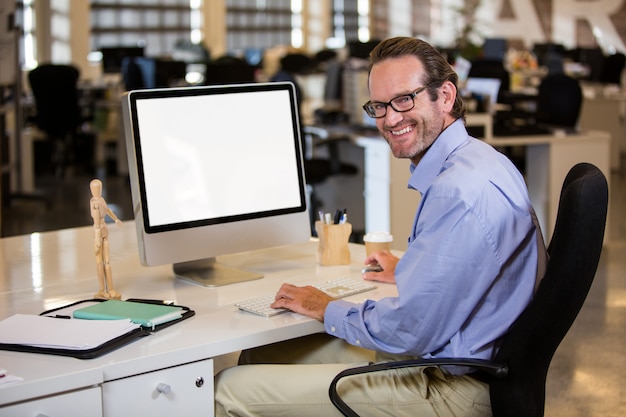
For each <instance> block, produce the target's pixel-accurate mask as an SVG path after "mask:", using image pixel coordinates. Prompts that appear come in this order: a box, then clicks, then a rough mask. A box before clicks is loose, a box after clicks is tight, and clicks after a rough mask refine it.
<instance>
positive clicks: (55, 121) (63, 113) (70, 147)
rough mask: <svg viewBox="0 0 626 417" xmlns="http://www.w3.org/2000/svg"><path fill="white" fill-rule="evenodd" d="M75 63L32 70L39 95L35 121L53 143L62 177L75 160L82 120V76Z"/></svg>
mask: <svg viewBox="0 0 626 417" xmlns="http://www.w3.org/2000/svg"><path fill="white" fill-rule="evenodd" d="M79 75H80V73H79V71H78V69H77V68H76V67H74V66H73V65H56V64H43V65H39V66H38V67H36V68H35V69H33V70H32V71H30V72H29V73H28V81H29V83H30V87H31V90H32V92H33V96H34V98H35V107H36V115H35V119H34V120H35V124H36V125H37V127H38V128H39V129H40V130H41V131H43V132H44V133H45V134H46V136H47V138H48V139H49V140H50V141H51V142H52V147H53V151H52V164H53V167H54V170H55V172H56V175H57V176H58V177H62V176H63V175H64V172H65V169H66V168H67V165H68V164H69V163H71V162H73V159H74V156H75V155H74V152H75V149H74V147H75V146H76V136H77V133H78V128H79V126H80V125H81V123H82V120H81V113H80V108H79V104H78V88H77V83H78V77H79Z"/></svg>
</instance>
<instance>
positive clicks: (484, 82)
mask: <svg viewBox="0 0 626 417" xmlns="http://www.w3.org/2000/svg"><path fill="white" fill-rule="evenodd" d="M501 84H502V81H501V80H500V79H498V78H478V77H469V78H468V79H467V81H466V83H465V89H466V90H467V91H469V92H470V93H473V94H475V95H479V96H488V97H489V110H490V112H494V111H495V106H496V103H497V101H498V92H499V91H500V85H501Z"/></svg>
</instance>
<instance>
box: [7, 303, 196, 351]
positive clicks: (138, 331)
mask: <svg viewBox="0 0 626 417" xmlns="http://www.w3.org/2000/svg"><path fill="white" fill-rule="evenodd" d="M102 301H106V300H103V299H91V300H81V301H76V302H74V303H71V304H67V305H65V306H61V307H57V308H53V309H51V310H46V311H44V312H42V313H40V314H39V315H40V316H48V317H53V318H54V317H57V318H56V320H66V319H67V320H76V319H72V318H71V315H65V314H63V315H59V314H58V313H59V312H66V311H67V310H68V309H70V310H71V309H72V308H74V307H75V308H78V307H79V306H81V304H88V303H98V302H102ZM126 301H134V302H137V303H147V304H164V305H169V306H172V307H180V308H182V309H183V314H182V315H181V317H180V318H178V319H175V320H171V321H168V322H165V323H161V324H157V325H156V326H154V328H153V327H142V326H139V327H138V328H135V329H133V330H131V331H129V332H128V333H125V334H123V335H121V336H118V337H116V338H113V339H111V340H108V341H106V342H105V343H103V344H101V345H100V346H97V347H95V348H91V349H64V348H50V347H39V346H29V345H19V344H9V343H0V350H9V351H14V352H30V353H43V354H48V355H60V356H71V357H73V358H77V359H93V358H97V357H99V356H102V355H105V354H107V353H109V352H111V351H113V350H116V349H119V348H120V347H122V346H124V345H126V344H129V343H131V342H134V341H135V340H137V339H139V338H142V337H145V336H149V335H150V334H152V333H154V332H158V331H160V330H163V329H165V328H167V327H170V326H172V325H174V324H176V323H179V322H181V321H183V320H186V319H188V318H190V317H193V316H194V315H195V314H196V313H195V311H193V310H191V309H190V308H189V307H185V306H181V305H177V304H173V303H169V302H166V301H163V300H148V299H141V298H129V299H128V300H126Z"/></svg>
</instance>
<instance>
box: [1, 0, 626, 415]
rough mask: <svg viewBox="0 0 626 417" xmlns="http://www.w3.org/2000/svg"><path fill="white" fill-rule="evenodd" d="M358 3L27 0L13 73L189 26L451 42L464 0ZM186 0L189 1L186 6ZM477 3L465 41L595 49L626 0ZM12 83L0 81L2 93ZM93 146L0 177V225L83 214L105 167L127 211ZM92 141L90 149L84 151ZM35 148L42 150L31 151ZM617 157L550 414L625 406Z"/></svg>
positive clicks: (322, 39)
mask: <svg viewBox="0 0 626 417" xmlns="http://www.w3.org/2000/svg"><path fill="white" fill-rule="evenodd" d="M294 3H295V4H296V7H295V12H294V9H293V8H292V6H293V4H294ZM365 3H366V4H367V7H364V6H363V2H362V1H356V0H352V1H350V0H344V1H331V0H320V1H317V0H303V1H301V2H292V1H279V0H277V1H268V2H259V1H255V0H252V1H244V0H239V1H235V0H205V1H204V2H200V1H198V2H197V3H194V2H189V1H186V0H185V1H178V2H177V1H175V0H169V1H154V2H151V3H150V2H146V1H135V2H133V1H117V2H116V1H95V0H94V1H90V2H87V1H81V2H70V1H69V0H67V1H42V0H35V1H25V2H24V4H25V5H27V6H32V8H33V9H32V12H33V14H32V15H29V16H26V15H25V19H24V24H25V25H26V23H29V22H28V19H31V21H30V23H29V24H30V26H29V27H28V28H26V27H25V30H26V33H25V40H26V42H25V45H24V52H25V54H24V55H23V56H22V59H23V62H22V64H23V67H24V71H23V73H22V76H23V81H22V84H23V86H24V88H25V90H28V88H29V83H28V80H27V74H28V71H30V70H31V69H32V68H34V67H36V66H37V64H38V63H44V62H54V63H57V64H63V63H72V64H74V65H76V66H77V67H78V68H79V69H80V73H81V82H83V83H86V84H90V85H94V86H97V85H101V83H106V82H109V81H110V80H111V79H113V78H114V77H112V76H111V75H110V74H109V75H107V74H105V73H104V72H103V66H102V61H98V59H97V58H93V52H97V51H98V50H99V49H100V48H102V47H106V46H119V45H129V44H133V45H135V44H137V43H138V42H139V43H141V44H142V45H143V46H144V48H145V53H146V54H147V55H151V56H167V55H170V54H171V52H172V51H173V48H174V46H175V44H176V42H177V41H178V40H180V38H181V36H182V37H183V38H185V39H187V36H189V37H188V39H191V37H192V36H191V35H190V34H191V33H192V32H193V33H194V34H195V35H193V36H196V37H197V38H196V39H197V40H199V41H201V42H202V43H203V45H205V46H206V50H207V51H209V52H210V54H211V56H213V57H219V56H222V55H226V54H228V53H234V54H245V49H246V48H248V47H250V48H258V49H267V48H273V47H277V46H280V45H282V46H284V47H285V49H289V48H287V46H289V44H290V43H291V42H292V40H293V39H295V40H297V44H296V45H292V48H294V49H297V50H299V51H305V52H306V53H309V54H313V53H315V52H317V51H320V50H322V49H325V48H328V47H333V48H334V47H337V48H341V47H342V46H343V45H344V44H345V42H346V41H347V40H354V39H360V40H363V41H365V40H367V39H382V38H385V37H387V36H395V35H408V36H419V37H423V38H425V39H427V40H430V41H432V42H434V43H435V44H438V45H440V46H442V47H450V46H454V39H455V36H456V34H457V33H458V30H459V29H456V27H455V26H454V25H453V23H452V20H453V17H454V16H455V12H454V8H455V7H456V6H458V5H461V4H465V5H470V6H471V2H458V1H435V0H418V1H410V0H372V1H366V2H365ZM190 4H192V5H194V4H195V6H196V7H197V8H196V9H195V12H193V13H191V12H190V11H189V8H190V7H191V6H190ZM70 6H71V7H70ZM359 6H361V8H359ZM480 6H481V7H480V9H479V11H477V13H476V15H475V16H478V17H479V19H478V20H479V23H477V24H476V26H472V27H471V29H472V31H474V32H476V33H473V35H472V36H475V37H473V38H472V40H473V43H476V44H478V45H482V42H483V40H484V39H485V38H505V39H507V40H508V41H510V42H511V44H512V45H515V46H516V47H518V48H520V49H522V48H531V47H532V45H533V44H534V43H558V44H562V45H564V46H565V47H567V48H575V47H582V48H590V49H591V48H600V49H601V50H602V51H603V53H604V54H612V53H614V52H624V51H625V48H624V43H625V42H626V2H609V1H600V2H594V5H593V11H594V13H589V7H590V6H589V2H585V1H573V0H569V1H559V0H552V1H540V0H527V1H505V0H500V1H496V0H493V1H486V0H483V1H482V2H480ZM191 16H194V17H191ZM485 22H487V23H485ZM364 27H365V28H367V30H366V31H365V30H363V29H362V28H364ZM466 29H467V28H466ZM363 32H367V34H366V35H363ZM181 33H182V35H181ZM359 34H361V36H362V37H359ZM143 40H146V41H145V43H144V42H143ZM28 42H31V43H30V45H28V44H27V43H28ZM29 48H30V49H29ZM29 51H30V52H29ZM26 52H29V54H30V55H28V54H26ZM96 55H97V54H96ZM0 59H2V61H3V68H4V65H5V64H6V60H7V59H10V58H7V56H6V55H3V56H2V58H0ZM117 81H118V82H119V79H117ZM623 87H624V86H623V85H622V89H623ZM10 91H11V90H10V89H8V90H7V89H4V90H3V92H4V93H7V92H8V93H7V95H10ZM25 94H28V91H25ZM616 117H618V116H616ZM621 117H623V113H622V116H621ZM621 126H622V128H623V125H621ZM5 127H6V126H5ZM114 132H115V131H114ZM622 132H623V131H622ZM622 139H623V138H622ZM110 142H115V138H114V139H113V140H112V141H110ZM4 150H6V147H4ZM103 151H104V153H103V154H102V155H100V159H98V161H96V159H91V157H88V158H86V159H85V160H82V161H80V162H82V164H81V165H80V166H79V167H75V170H74V172H73V174H72V175H66V176H65V177H63V178H62V179H59V178H57V177H56V176H55V175H52V174H51V172H49V171H46V170H45V169H44V168H43V167H35V178H34V190H33V192H32V193H31V194H30V195H29V196H20V195H13V193H12V192H11V191H8V190H9V189H8V188H7V185H6V184H5V185H3V196H2V198H3V206H2V210H1V211H2V235H3V236H11V235H17V234H26V233H33V232H42V231H47V230H56V229H63V228H69V227H75V226H82V225H89V224H91V218H90V216H89V207H88V204H89V203H88V202H89V198H90V192H89V188H88V182H89V180H90V179H91V178H92V177H93V176H99V177H101V178H102V179H103V182H104V190H105V191H104V192H105V197H106V199H107V201H108V203H109V205H110V206H111V208H112V209H113V210H114V211H115V212H116V213H117V214H118V215H119V216H120V217H121V218H122V219H125V220H130V219H132V216H133V214H132V213H133V210H132V205H131V202H130V190H129V187H128V179H127V177H126V176H125V175H124V174H123V167H120V166H119V165H120V164H122V165H123V163H124V161H123V160H120V158H118V154H117V153H116V150H115V145H112V146H107V147H105V149H104V150H103ZM44 152H45V151H44ZM94 153H95V150H93V149H92V150H91V151H88V152H87V155H94ZM3 158H6V152H4V153H3ZM37 158H41V155H40V156H39V157H36V158H35V161H37ZM94 158H95V157H94ZM621 159H622V155H621V154H620V155H618V164H617V168H616V169H612V172H611V176H610V177H611V178H610V183H611V193H610V199H611V208H610V210H611V212H612V213H613V216H612V223H611V228H610V229H609V230H607V234H608V236H609V241H608V243H607V245H605V250H604V252H603V258H602V262H601V266H600V268H599V272H598V275H597V277H596V282H595V283H594V287H593V288H592V292H591V293H590V298H589V299H588V302H587V303H586V306H585V308H584V310H583V312H582V313H581V319H580V320H578V322H577V323H576V324H575V326H574V328H573V329H572V331H571V332H570V334H569V335H568V337H567V338H566V340H565V342H564V344H563V346H562V347H561V348H560V349H559V351H558V352H557V355H556V357H555V360H554V361H553V366H552V367H551V371H550V375H549V381H548V387H547V393H548V398H547V412H546V415H548V416H553V417H554V416H570V417H571V416H581V417H582V416H609V417H611V416H621V415H623V414H624V410H626V403H625V402H624V401H625V400H624V398H626V396H625V395H624V389H623V384H622V381H623V378H624V377H626V374H625V372H626V364H625V361H626V355H623V353H622V351H623V346H624V343H626V340H625V336H624V332H623V328H624V324H625V323H624V319H625V316H624V308H626V301H625V296H624V294H626V292H624V291H625V283H624V279H623V277H624V272H625V271H626V266H624V264H623V260H624V256H623V252H624V242H626V223H624V222H623V220H622V218H623V216H621V213H622V212H623V211H624V206H625V204H626V201H625V200H626V190H624V187H625V186H626V171H624V169H623V164H622V162H621ZM9 180H10V179H9ZM344 185H345V184H344ZM30 197H42V198H41V199H39V198H30Z"/></svg>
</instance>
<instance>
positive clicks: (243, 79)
mask: <svg viewBox="0 0 626 417" xmlns="http://www.w3.org/2000/svg"><path fill="white" fill-rule="evenodd" d="M255 73H256V68H255V67H254V66H252V65H250V64H248V63H247V62H246V61H245V60H243V59H241V58H238V57H234V56H229V55H225V56H222V57H220V58H217V59H216V60H214V61H211V62H209V63H208V64H207V65H206V70H205V73H204V84H205V85H217V84H237V83H253V82H255V81H256V75H255Z"/></svg>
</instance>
